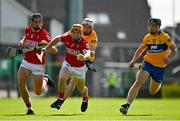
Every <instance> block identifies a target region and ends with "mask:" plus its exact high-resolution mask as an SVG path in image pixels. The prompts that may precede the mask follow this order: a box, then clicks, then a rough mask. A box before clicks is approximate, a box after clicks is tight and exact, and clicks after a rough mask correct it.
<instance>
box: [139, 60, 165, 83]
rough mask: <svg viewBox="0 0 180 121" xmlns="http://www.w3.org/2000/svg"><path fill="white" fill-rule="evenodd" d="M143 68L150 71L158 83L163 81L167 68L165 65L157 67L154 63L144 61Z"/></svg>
mask: <svg viewBox="0 0 180 121" xmlns="http://www.w3.org/2000/svg"><path fill="white" fill-rule="evenodd" d="M143 70H144V71H147V72H149V74H150V76H151V78H152V79H153V80H154V81H156V82H158V83H161V81H162V80H163V77H164V72H165V68H163V67H156V66H153V65H152V64H150V63H148V62H146V61H144V68H143Z"/></svg>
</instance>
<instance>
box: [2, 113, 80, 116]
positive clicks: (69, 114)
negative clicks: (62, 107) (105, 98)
mask: <svg viewBox="0 0 180 121" xmlns="http://www.w3.org/2000/svg"><path fill="white" fill-rule="evenodd" d="M79 115H83V114H76V113H74V114H50V115H44V116H79ZM2 116H28V115H26V114H5V115H2ZM31 116H36V115H31Z"/></svg>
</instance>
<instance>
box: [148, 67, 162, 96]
mask: <svg viewBox="0 0 180 121" xmlns="http://www.w3.org/2000/svg"><path fill="white" fill-rule="evenodd" d="M151 70H152V72H151V81H150V86H149V92H150V94H151V95H155V94H156V93H157V92H158V91H159V90H160V88H161V82H162V80H163V76H164V72H165V68H159V67H155V66H152V68H151Z"/></svg>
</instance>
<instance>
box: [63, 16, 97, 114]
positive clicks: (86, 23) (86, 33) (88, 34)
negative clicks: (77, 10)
mask: <svg viewBox="0 0 180 121" xmlns="http://www.w3.org/2000/svg"><path fill="white" fill-rule="evenodd" d="M82 26H83V38H84V39H85V40H86V41H87V42H88V44H89V46H90V50H91V52H90V59H89V60H87V61H86V67H87V68H88V70H91V71H96V70H95V68H94V66H93V65H92V63H93V62H94V60H95V50H96V47H97V43H98V37H97V34H96V32H95V30H94V22H93V20H91V19H89V18H85V19H84V20H83V22H82ZM75 85H76V83H75V81H74V80H70V83H69V85H68V86H67V88H66V92H65V99H66V98H67V97H69V96H70V95H71V94H72V92H73V91H74V88H75ZM86 88H87V87H86ZM87 90H88V88H87ZM83 100H84V101H87V102H88V99H83ZM87 104H88V103H87ZM84 111H86V110H84ZM84 111H82V112H84Z"/></svg>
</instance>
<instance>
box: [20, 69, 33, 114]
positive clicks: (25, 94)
mask: <svg viewBox="0 0 180 121" xmlns="http://www.w3.org/2000/svg"><path fill="white" fill-rule="evenodd" d="M30 75H31V72H30V71H29V70H28V69H26V68H24V67H21V66H20V68H19V70H18V85H19V92H20V94H21V97H22V99H23V101H24V103H25V105H26V107H27V109H28V112H27V114H34V112H33V111H32V106H31V101H30V98H29V91H28V89H27V81H28V80H29V77H30Z"/></svg>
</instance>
